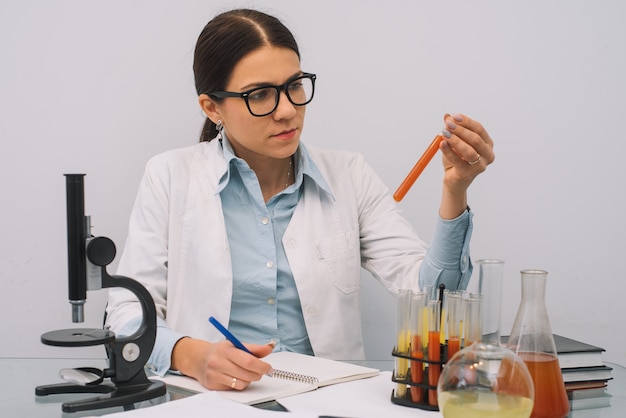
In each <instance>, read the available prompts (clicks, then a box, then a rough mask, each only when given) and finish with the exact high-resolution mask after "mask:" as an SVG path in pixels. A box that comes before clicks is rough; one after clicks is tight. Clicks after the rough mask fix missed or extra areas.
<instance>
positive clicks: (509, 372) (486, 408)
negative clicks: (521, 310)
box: [437, 260, 534, 418]
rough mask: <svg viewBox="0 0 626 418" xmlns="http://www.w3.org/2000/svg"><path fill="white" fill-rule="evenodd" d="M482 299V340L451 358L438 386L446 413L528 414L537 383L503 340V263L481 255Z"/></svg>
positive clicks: (516, 417)
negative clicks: (501, 318)
mask: <svg viewBox="0 0 626 418" xmlns="http://www.w3.org/2000/svg"><path fill="white" fill-rule="evenodd" d="M477 264H478V265H479V280H480V286H479V289H480V290H479V292H480V297H479V298H474V301H478V302H480V303H481V304H483V305H484V306H483V308H484V309H480V310H479V311H482V312H483V313H482V326H481V328H482V336H481V337H480V339H481V341H478V342H474V344H472V345H471V346H467V347H465V348H463V349H462V350H461V351H459V352H457V353H456V354H455V355H454V356H453V357H452V358H451V359H449V360H448V362H447V363H446V365H445V367H444V369H443V372H442V373H441V377H440V378H439V384H438V387H437V393H438V401H439V410H440V411H441V413H442V414H443V416H444V417H445V418H456V417H463V418H474V417H480V418H484V417H494V418H495V417H498V418H502V417H505V418H509V417H510V418H528V417H529V416H530V413H531V411H532V408H533V399H534V386H533V381H532V378H531V376H530V373H529V372H528V368H527V367H526V365H525V364H524V361H523V360H522V359H521V358H520V357H519V356H517V355H516V354H515V353H514V352H513V351H511V350H509V349H507V348H505V347H504V346H502V345H501V343H500V305H501V303H500V302H501V292H502V290H501V289H502V277H503V268H504V262H503V261H501V260H479V261H477Z"/></svg>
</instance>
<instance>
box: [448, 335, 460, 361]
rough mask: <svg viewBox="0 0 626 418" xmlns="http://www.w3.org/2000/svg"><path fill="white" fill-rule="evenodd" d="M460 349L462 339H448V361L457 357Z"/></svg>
mask: <svg viewBox="0 0 626 418" xmlns="http://www.w3.org/2000/svg"><path fill="white" fill-rule="evenodd" d="M460 349H461V339H460V338H459V337H450V338H448V361H450V359H451V358H452V356H453V355H455V354H456V353H457V351H459V350H460Z"/></svg>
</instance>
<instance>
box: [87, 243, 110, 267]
mask: <svg viewBox="0 0 626 418" xmlns="http://www.w3.org/2000/svg"><path fill="white" fill-rule="evenodd" d="M115 252H116V250H115V244H114V243H113V241H112V240H111V239H109V238H107V237H95V238H92V239H91V240H90V241H89V243H88V244H87V258H88V259H89V261H91V262H92V263H93V264H95V265H96V266H100V267H104V266H107V265H109V264H111V262H113V260H114V259H115Z"/></svg>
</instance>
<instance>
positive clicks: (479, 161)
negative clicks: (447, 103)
mask: <svg viewBox="0 0 626 418" xmlns="http://www.w3.org/2000/svg"><path fill="white" fill-rule="evenodd" d="M444 121H445V129H444V131H443V134H444V141H442V143H441V146H440V149H441V152H442V154H443V167H444V178H443V187H444V190H443V196H442V197H443V200H442V206H441V211H440V213H441V216H442V217H443V218H444V219H451V218H453V217H455V216H458V214H459V213H460V212H458V211H459V209H461V207H460V205H465V204H466V200H467V196H466V193H467V189H468V187H469V186H470V184H472V181H474V179H475V178H476V176H477V175H479V174H480V173H482V172H483V171H485V169H486V168H487V166H488V165H489V164H491V163H492V162H493V161H494V160H495V154H494V153H493V140H492V139H491V137H490V136H489V134H488V133H487V131H486V130H485V128H483V126H482V125H481V124H480V123H479V122H478V121H475V120H473V119H471V118H469V117H468V116H465V115H463V114H460V113H455V114H452V115H449V114H446V115H445V116H444ZM448 134H449V135H448ZM455 213H456V215H455Z"/></svg>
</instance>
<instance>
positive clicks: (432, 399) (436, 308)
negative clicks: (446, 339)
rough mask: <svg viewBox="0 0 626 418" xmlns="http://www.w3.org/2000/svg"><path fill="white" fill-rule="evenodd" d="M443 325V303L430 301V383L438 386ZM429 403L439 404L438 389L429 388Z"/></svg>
mask: <svg viewBox="0 0 626 418" xmlns="http://www.w3.org/2000/svg"><path fill="white" fill-rule="evenodd" d="M440 325H441V305H440V303H439V301H438V300H431V301H429V302H428V385H429V386H437V382H438V381H439V375H440V374H441V364H436V363H433V362H439V361H441V343H440V341H439V340H440V337H439V330H440ZM428 404H429V405H433V406H436V405H437V389H428Z"/></svg>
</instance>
